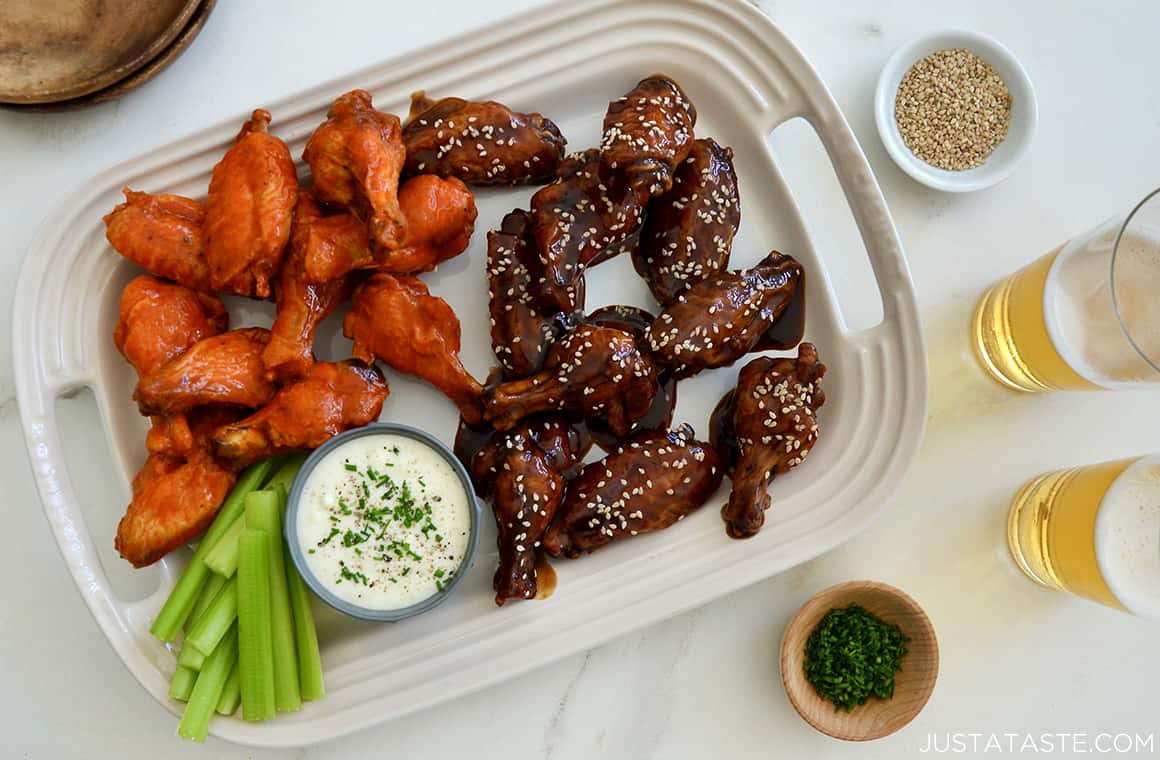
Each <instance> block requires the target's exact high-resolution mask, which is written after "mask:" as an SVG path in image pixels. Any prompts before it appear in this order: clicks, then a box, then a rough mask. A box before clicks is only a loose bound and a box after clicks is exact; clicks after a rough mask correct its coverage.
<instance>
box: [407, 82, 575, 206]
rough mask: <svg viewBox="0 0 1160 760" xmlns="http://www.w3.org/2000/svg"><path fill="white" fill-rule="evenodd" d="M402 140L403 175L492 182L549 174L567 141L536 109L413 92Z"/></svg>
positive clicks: (542, 177)
mask: <svg viewBox="0 0 1160 760" xmlns="http://www.w3.org/2000/svg"><path fill="white" fill-rule="evenodd" d="M403 143H404V144H405V145H406V147H407V167H406V172H407V174H423V173H426V174H438V175H439V176H441V177H457V178H459V179H461V180H463V181H464V182H466V183H467V184H469V185H496V184H515V183H519V182H544V181H547V180H549V179H551V178H552V177H553V176H554V175H555V173H556V165H557V164H558V163H559V162H560V159H561V158H562V157H563V155H564V145H565V144H566V143H567V141H566V140H565V139H564V136H563V135H561V134H560V130H559V128H558V127H556V125H555V124H554V123H552V121H551V120H550V119H546V118H544V117H543V116H541V115H540V114H538V113H530V114H524V113H518V112H516V111H513V110H511V109H510V108H508V107H507V106H505V105H503V104H502V103H496V102H495V101H494V100H489V101H485V102H474V101H469V100H464V99H463V98H443V99H442V100H431V99H430V98H428V97H427V96H426V95H425V94H424V93H422V92H417V93H415V94H414V95H413V96H412V97H411V114H410V116H409V117H408V118H407V124H406V126H404V127H403Z"/></svg>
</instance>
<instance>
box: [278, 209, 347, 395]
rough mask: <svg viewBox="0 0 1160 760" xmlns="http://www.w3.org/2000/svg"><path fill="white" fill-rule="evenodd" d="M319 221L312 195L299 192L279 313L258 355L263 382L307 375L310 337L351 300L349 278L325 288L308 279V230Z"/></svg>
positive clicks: (326, 284) (281, 282)
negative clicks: (264, 375) (264, 376)
mask: <svg viewBox="0 0 1160 760" xmlns="http://www.w3.org/2000/svg"><path fill="white" fill-rule="evenodd" d="M321 218H322V217H321V216H320V215H319V211H318V206H317V205H316V204H315V202H314V200H313V198H312V196H311V195H310V192H309V191H308V190H302V192H301V194H300V195H299V197H298V210H297V211H296V212H295V215H294V228H293V232H292V234H291V236H290V253H289V254H288V255H287V257H286V261H285V263H284V264H283V265H282V271H281V272H279V273H278V287H277V288H275V291H274V293H275V296H276V302H277V304H278V310H277V312H276V314H275V316H274V324H273V326H272V327H271V328H270V342H269V343H267V344H266V348H265V349H264V350H263V351H262V363H263V364H264V365H265V367H266V376H267V378H269V379H271V380H281V381H286V380H291V379H294V378H299V377H302V376H303V375H305V374H306V373H307V372H308V371H309V370H310V367H311V366H313V364H314V333H315V331H316V330H317V329H318V325H319V324H320V323H321V322H322V320H324V319H326V317H327V316H328V315H329V314H330V313H331V312H333V311H334V310H335V309H337V308H338V307H339V305H341V304H342V303H344V302H345V301H346V300H347V299H348V298H350V294H351V292H352V291H353V290H354V283H353V281H352V280H351V278H350V277H349V276H345V275H344V276H342V277H338V278H337V279H334V280H330V281H329V282H324V283H318V284H315V283H311V282H309V281H308V278H307V277H306V261H305V257H306V253H307V250H308V246H309V245H310V244H311V241H312V240H314V239H315V238H314V236H313V235H312V227H313V225H314V224H315V223H316V222H318V221H319V220H320V219H321Z"/></svg>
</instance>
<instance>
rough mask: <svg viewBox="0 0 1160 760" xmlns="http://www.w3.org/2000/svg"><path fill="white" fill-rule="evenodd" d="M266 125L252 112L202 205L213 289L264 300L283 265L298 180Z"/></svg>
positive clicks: (264, 117)
mask: <svg viewBox="0 0 1160 760" xmlns="http://www.w3.org/2000/svg"><path fill="white" fill-rule="evenodd" d="M269 125H270V113H269V112H268V111H264V110H262V109H260V108H259V109H257V110H256V111H254V113H253V115H252V116H251V118H250V120H249V121H248V122H246V123H245V125H244V126H243V127H242V131H241V132H240V133H239V134H238V138H237V140H236V141H235V142H234V144H233V146H232V147H231V148H230V149H229V150H228V151H226V154H225V155H224V156H223V157H222V160H221V161H219V162H218V163H217V165H216V166H214V168H213V177H212V179H210V182H209V193H208V195H207V196H206V201H205V258H206V261H207V263H208V264H209V277H210V282H211V284H212V285H213V287H214V290H228V291H230V292H232V293H237V294H239V295H243V296H257V297H258V298H267V297H268V296H269V295H270V282H271V280H273V279H274V278H275V277H276V276H277V274H278V268H279V267H281V266H282V257H283V256H284V255H285V253H286V242H287V241H288V240H289V239H290V221H291V219H292V218H293V216H294V206H295V204H296V203H297V201H298V176H297V174H296V172H295V169H294V159H292V158H291V157H290V150H289V149H288V148H287V147H286V143H284V142H282V141H281V140H279V139H278V138H277V137H275V136H274V135H271V134H270V133H269V131H268V129H269Z"/></svg>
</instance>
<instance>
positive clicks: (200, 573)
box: [149, 460, 273, 641]
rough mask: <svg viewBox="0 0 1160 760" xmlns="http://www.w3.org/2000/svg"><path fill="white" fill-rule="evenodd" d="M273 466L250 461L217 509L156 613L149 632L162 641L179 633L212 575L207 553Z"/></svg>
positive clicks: (231, 523) (236, 517) (268, 463)
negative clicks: (191, 557)
mask: <svg viewBox="0 0 1160 760" xmlns="http://www.w3.org/2000/svg"><path fill="white" fill-rule="evenodd" d="M272 466H273V464H272V462H270V461H269V460H267V461H264V462H258V463H257V464H253V465H250V466H249V467H248V468H246V470H245V471H244V472H242V474H241V476H240V477H239V478H238V482H237V483H236V484H235V485H234V489H233V490H232V491H230V495H229V496H227V497H226V500H225V502H224V503H223V504H222V506H221V509H220V510H218V514H217V517H216V518H215V519H214V521H213V524H212V525H210V526H209V530H207V531H206V532H205V535H204V536H203V537H202V539H201V543H200V544H199V545H198V547H197V551H196V552H195V553H194V555H193V559H192V560H190V562H189V565H187V566H186V568H185V571H184V572H183V573H182V574H181V577H180V578H179V579H178V580H177V584H176V585H175V586H174V587H173V591H171V592H169V598H168V599H166V600H165V605H164V606H162V608H161V611H160V612H158V613H157V619H156V620H154V621H153V625H152V626H151V627H150V628H149V632H150V633H152V634H153V635H154V636H156V637H157V638H159V639H161V640H162V641H173V639H174V638H176V637H177V633H178V631H180V630H181V627H182V626H183V625H185V620H186V618H188V617H189V613H190V612H192V611H193V607H194V605H195V604H196V603H197V598H198V594H200V593H201V588H202V586H203V585H204V583H205V581H206V577H207V576H208V575H209V568H208V567H206V566H205V555H206V554H208V553H209V551H210V549H212V548H213V545H214V544H215V543H217V541H218V539H219V538H221V536H222V534H223V533H225V532H226V531H227V530H228V529H229V527H230V526H231V525H233V524H234V521H235V520H237V519H238V517H240V516H241V514H242V510H243V509H244V508H245V498H246V494H248V493H250V492H251V491H254V490H257V488H258V487H259V486H260V485H261V484H262V481H264V480H265V479H266V475H267V474H269V472H270V468H271V467H272Z"/></svg>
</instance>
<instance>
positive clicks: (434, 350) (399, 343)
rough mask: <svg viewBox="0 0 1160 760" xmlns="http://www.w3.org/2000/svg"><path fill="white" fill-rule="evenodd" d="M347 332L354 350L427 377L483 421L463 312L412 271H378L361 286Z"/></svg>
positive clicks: (470, 418) (467, 414) (469, 416)
mask: <svg viewBox="0 0 1160 760" xmlns="http://www.w3.org/2000/svg"><path fill="white" fill-rule="evenodd" d="M342 332H343V334H344V335H346V337H348V338H351V339H352V340H354V350H353V353H354V356H355V357H356V358H359V359H362V360H363V361H366V362H367V363H371V362H373V361H374V360H375V358H376V357H377V358H379V359H382V360H383V362H384V363H385V364H387V366H389V367H391V368H393V369H395V370H397V371H399V372H403V373H405V374H408V375H414V376H415V377H418V378H421V379H423V380H426V381H427V382H429V383H431V384H432V385H434V386H435V387H436V388H438V389H439V390H440V391H442V392H443V393H444V395H446V396H447V397H448V398H449V399H451V400H452V401H453V402H455V405H456V406H457V407H459V412H460V414H462V415H463V418H464V419H465V420H466V421H467V422H468V423H469V424H472V425H476V424H478V423H479V421H480V406H479V404H480V396H481V394H482V393H483V386H481V385H480V384H479V382H478V381H477V380H476V379H475V378H473V377H472V376H471V375H470V374H468V372H467V370H466V369H464V368H463V364H462V363H461V362H460V361H459V333H460V330H459V318H458V317H456V316H455V312H454V311H453V310H452V309H451V307H450V306H449V305H448V304H447V302H446V301H444V300H443V299H442V298H439V297H437V296H433V295H431V293H430V291H428V290H427V286H426V285H424V284H423V282H422V281H421V280H419V279H418V278H416V277H412V276H410V275H393V274H388V273H386V272H376V273H374V274H373V275H371V276H370V278H368V279H367V280H366V281H365V282H363V284H362V285H360V286H359V287H358V289H357V290H356V291H355V294H354V300H353V302H352V304H351V310H350V312H349V313H347V315H346V318H345V319H344V320H343V323H342Z"/></svg>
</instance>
